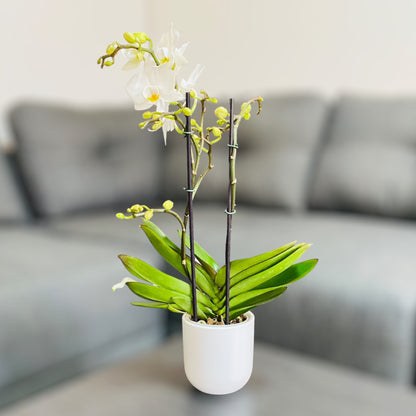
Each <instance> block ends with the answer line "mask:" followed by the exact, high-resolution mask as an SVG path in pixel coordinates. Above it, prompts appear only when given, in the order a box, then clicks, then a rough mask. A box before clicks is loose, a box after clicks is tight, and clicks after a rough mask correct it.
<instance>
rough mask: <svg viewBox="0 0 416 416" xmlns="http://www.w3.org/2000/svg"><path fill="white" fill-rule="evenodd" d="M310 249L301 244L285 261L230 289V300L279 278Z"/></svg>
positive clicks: (306, 245) (307, 245)
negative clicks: (276, 277)
mask: <svg viewBox="0 0 416 416" xmlns="http://www.w3.org/2000/svg"><path fill="white" fill-rule="evenodd" d="M309 247H310V244H301V245H300V246H299V248H297V249H296V251H294V252H292V254H290V255H289V256H288V257H285V258H284V259H283V260H281V261H279V262H278V263H277V264H275V265H274V266H272V267H270V268H268V269H266V270H263V271H262V272H260V273H257V274H255V275H253V276H250V277H248V278H246V279H244V280H242V281H241V282H239V283H237V284H236V285H234V286H233V287H231V289H230V298H233V297H235V296H238V295H240V294H241V293H245V292H247V291H249V290H251V289H254V288H256V287H258V286H260V285H261V284H263V283H266V282H268V281H269V280H270V279H272V278H273V277H275V276H277V275H278V274H279V273H282V272H284V271H285V270H286V269H288V268H289V267H290V266H291V265H292V264H293V263H294V262H295V261H297V260H298V259H299V257H300V256H302V254H303V253H304V252H305V251H306V250H307V249H308V248H309Z"/></svg>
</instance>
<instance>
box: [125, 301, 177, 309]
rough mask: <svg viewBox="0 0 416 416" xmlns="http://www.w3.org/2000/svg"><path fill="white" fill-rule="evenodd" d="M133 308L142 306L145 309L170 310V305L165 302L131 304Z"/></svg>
mask: <svg viewBox="0 0 416 416" xmlns="http://www.w3.org/2000/svg"><path fill="white" fill-rule="evenodd" d="M131 304H132V305H133V306H142V307H144V308H159V309H168V306H169V305H168V304H167V303H163V302H131Z"/></svg>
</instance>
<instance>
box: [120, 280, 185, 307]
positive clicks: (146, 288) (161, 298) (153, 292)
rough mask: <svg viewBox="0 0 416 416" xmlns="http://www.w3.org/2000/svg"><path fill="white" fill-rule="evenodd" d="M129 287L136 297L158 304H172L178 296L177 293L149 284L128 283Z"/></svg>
mask: <svg viewBox="0 0 416 416" xmlns="http://www.w3.org/2000/svg"><path fill="white" fill-rule="evenodd" d="M127 286H128V287H129V289H130V290H131V291H132V292H133V293H134V294H135V295H137V296H140V297H142V298H144V299H148V300H153V301H156V302H163V303H172V300H171V299H172V297H174V296H178V293H177V292H173V291H171V290H168V289H165V288H163V287H158V286H153V285H148V284H147V283H139V282H128V283H127Z"/></svg>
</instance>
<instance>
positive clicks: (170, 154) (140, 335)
mask: <svg viewBox="0 0 416 416" xmlns="http://www.w3.org/2000/svg"><path fill="white" fill-rule="evenodd" d="M0 4H1V17H0V21H1V24H0V39H2V47H1V50H2V54H1V66H0V74H1V76H0V147H1V148H2V149H3V150H5V152H4V153H5V154H3V155H0V156H4V157H2V158H0V247H1V250H0V256H1V257H0V407H2V406H6V405H9V404H11V403H14V402H16V401H18V400H20V399H22V398H24V397H26V396H27V395H31V394H34V393H36V392H39V391H42V390H44V389H45V388H48V387H50V386H52V385H54V384H55V383H58V382H61V381H63V380H66V379H68V378H71V377H74V376H77V375H79V374H82V373H85V372H87V371H91V370H93V369H96V368H98V367H100V366H104V365H107V364H109V363H112V362H114V361H117V360H121V359H126V358H129V357H131V356H132V355H135V354H137V353H138V352H140V351H146V350H148V349H149V348H150V347H154V346H155V345H157V344H158V343H160V342H161V341H162V340H164V339H165V337H166V335H167V334H168V333H170V332H172V331H175V330H177V329H178V321H176V322H175V321H172V320H168V319H167V317H166V315H165V314H163V313H158V312H160V311H155V310H148V309H147V308H142V309H139V310H138V309H137V308H133V307H130V305H129V304H128V303H129V302H130V301H133V300H135V298H132V296H131V295H130V294H129V293H128V291H127V290H126V291H124V292H123V291H118V292H117V294H116V295H114V294H113V293H112V292H111V290H110V288H111V286H112V285H113V284H115V283H116V282H117V281H120V280H121V279H122V278H123V277H125V275H126V273H125V272H124V271H123V270H122V267H121V265H120V264H119V262H118V260H117V258H116V254H118V253H127V254H132V255H137V256H138V257H139V256H140V257H141V258H142V259H144V260H145V261H148V262H149V263H151V264H154V265H158V264H160V259H159V257H158V256H157V254H155V253H154V251H153V250H152V249H151V247H149V244H147V241H145V239H144V237H143V236H142V235H141V234H139V233H138V232H137V230H134V232H132V228H131V227H132V226H131V224H130V223H128V222H120V221H118V220H116V219H115V218H114V213H115V212H117V211H115V209H117V210H121V209H123V208H125V207H126V206H129V205H131V203H135V202H140V203H146V201H156V203H160V201H161V200H165V199H168V198H172V199H174V198H175V200H176V198H179V197H180V196H179V195H183V192H182V188H181V186H182V185H181V184H180V183H179V182H180V181H179V182H175V181H174V180H173V179H172V177H173V176H174V175H171V174H170V172H174V173H178V174H179V175H180V174H181V173H179V172H178V171H179V169H178V166H181V163H183V159H181V156H180V155H181V154H182V153H183V152H182V150H183V149H179V150H178V148H177V147H175V145H174V144H173V141H172V144H171V142H170V141H169V144H171V146H168V147H166V148H165V147H163V146H162V143H163V139H162V137H161V135H158V133H156V137H157V140H153V138H154V137H155V136H152V133H148V132H146V131H144V132H140V131H139V129H138V127H137V124H138V122H139V121H140V116H139V114H138V113H137V112H135V111H134V110H133V105H132V103H131V101H130V99H129V97H128V96H127V94H126V91H125V85H126V83H127V81H128V80H129V79H130V77H131V76H132V72H127V71H126V72H125V71H121V70H120V69H121V66H122V63H121V62H120V61H121V60H119V62H117V63H116V65H114V66H113V67H111V68H106V69H104V70H101V69H100V68H99V67H98V65H97V63H96V61H97V58H98V57H99V56H100V55H102V54H104V52H105V50H106V47H107V45H108V44H110V43H112V42H113V41H120V42H123V37H122V35H123V32H126V31H129V32H137V31H142V32H146V33H148V34H149V35H150V37H152V39H154V40H155V41H156V42H157V41H158V40H159V38H160V36H161V35H162V33H164V32H166V31H167V30H168V29H169V26H170V24H171V23H174V25H175V28H176V29H177V30H178V31H179V32H180V33H181V40H182V41H183V42H186V41H188V40H189V41H190V45H189V46H188V48H187V52H186V57H187V58H188V60H189V62H191V63H192V64H193V65H194V64H196V63H200V64H202V65H203V66H204V67H205V69H204V72H203V74H202V76H201V78H200V80H199V83H198V87H203V88H204V89H205V90H206V91H207V92H208V93H209V94H210V95H212V96H218V97H221V98H222V99H224V98H227V97H231V96H235V97H238V98H240V97H245V98H247V97H252V96H257V95H262V96H264V97H265V102H264V111H263V115H262V117H260V118H254V117H253V120H250V123H247V127H244V128H243V127H242V128H241V130H240V131H239V133H241V143H242V144H244V143H247V147H246V150H247V151H245V150H244V146H241V151H240V150H239V155H240V154H241V159H239V163H240V165H239V166H240V167H241V170H240V171H239V175H240V173H241V179H242V180H241V181H240V180H239V188H238V189H239V191H238V192H239V198H240V197H241V199H239V202H240V201H241V206H239V214H240V215H238V216H236V218H235V252H234V253H235V255H236V256H249V255H254V254H257V252H259V251H266V250H271V249H273V248H275V247H276V246H275V245H276V244H278V245H283V244H284V243H287V242H288V241H292V240H293V239H295V238H297V239H299V240H304V241H311V242H313V243H314V246H313V247H312V248H311V250H310V253H311V254H310V256H309V257H308V258H310V257H312V256H313V257H319V258H320V263H319V267H317V268H316V270H314V271H313V274H311V277H310V279H309V278H308V279H305V281H302V282H301V283H299V285H296V286H295V287H294V289H293V290H292V288H291V289H290V294H288V295H287V296H286V295H285V296H284V297H282V300H281V301H280V300H279V301H278V302H276V303H273V304H270V305H267V306H265V307H260V308H258V312H256V316H257V318H258V319H257V318H256V325H258V326H257V327H256V331H257V336H258V338H259V339H261V340H262V341H265V342H268V343H270V344H273V345H274V346H276V347H279V348H287V349H289V350H292V351H295V352H296V353H302V354H305V355H309V356H314V357H318V358H320V359H324V360H328V361H331V362H333V363H336V364H338V365H341V366H344V367H349V368H353V369H355V370H358V371H361V372H367V373H370V374H372V375H373V376H376V377H379V378H384V379H386V380H388V381H389V382H392V383H396V384H401V385H405V386H406V388H408V389H410V390H411V389H414V385H415V381H416V334H415V331H416V276H415V272H414V265H413V264H412V259H413V257H414V253H415V249H416V225H415V218H416V26H415V16H416V2H415V1H413V0H349V1H345V0H314V1H307V0H275V1H266V0H257V1H253V0H250V1H249V0H227V1H224V0H222V1H220V0H210V1H209V2H208V1H202V0H175V1H162V2H154V1H142V0H124V1H123V2H118V3H117V2H115V1H109V0H83V1H81V0H72V1H56V0H55V1H54V0H36V1H32V0H13V1H10V0H0ZM22 103H23V104H22ZM140 135H141V136H140ZM139 136H140V137H142V138H143V139H142V140H137V139H138V137H139ZM253 138H255V139H256V140H253ZM259 161H260V162H259ZM255 163H261V169H260V168H259V167H258V165H256V164H255ZM216 168H217V169H216V170H215V171H216V172H218V173H213V175H212V178H213V179H212V181H211V183H210V182H207V187H206V189H207V194H206V195H205V196H202V199H201V201H203V204H202V203H201V204H200V205H199V206H198V210H199V211H198V212H200V214H198V215H200V217H199V219H200V220H199V221H198V227H199V228H198V232H199V234H198V235H199V238H198V240H199V242H200V243H202V245H205V246H206V248H207V249H209V251H212V253H213V255H214V256H215V257H218V258H220V256H222V242H221V245H218V244H217V243H216V241H217V240H216V238H217V236H218V235H220V231H218V230H223V229H224V228H223V223H222V221H223V220H224V213H223V205H222V201H223V199H222V194H221V195H220V196H219V191H218V190H219V189H220V188H221V187H220V186H219V185H218V184H219V181H222V180H223V178H224V174H226V166H225V165H221V163H218V166H217V167H216ZM239 179H240V176H239ZM265 181H267V183H265ZM221 183H222V182H221ZM178 190H179V192H177V191H178ZM132 199H133V200H132ZM207 202H209V203H210V204H207ZM205 204H207V205H205ZM218 207H219V209H218V210H217V208H218ZM253 207H255V211H254V212H255V215H253ZM217 212H218V214H217ZM160 226H161V228H163V229H165V227H166V229H167V230H168V231H169V232H172V233H175V227H174V226H172V224H171V222H169V221H167V220H164V219H161V224H160ZM221 232H222V231H221ZM173 235H174V236H175V234H173ZM253 250H254V251H255V253H253ZM165 266H166V265H165ZM165 266H164V267H165ZM57 277H59V278H57ZM119 292H120V293H119ZM22 305H24V307H22ZM257 322H258V323H257ZM261 322H264V323H263V324H262V323H261ZM270 322H273V325H272V329H270V326H268V325H266V324H265V323H270Z"/></svg>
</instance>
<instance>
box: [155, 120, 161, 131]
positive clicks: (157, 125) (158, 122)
mask: <svg viewBox="0 0 416 416" xmlns="http://www.w3.org/2000/svg"><path fill="white" fill-rule="evenodd" d="M162 126H163V123H162V121H156V122H155V123H153V126H152V130H154V131H156V130H159V129H160V128H161V127H162Z"/></svg>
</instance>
